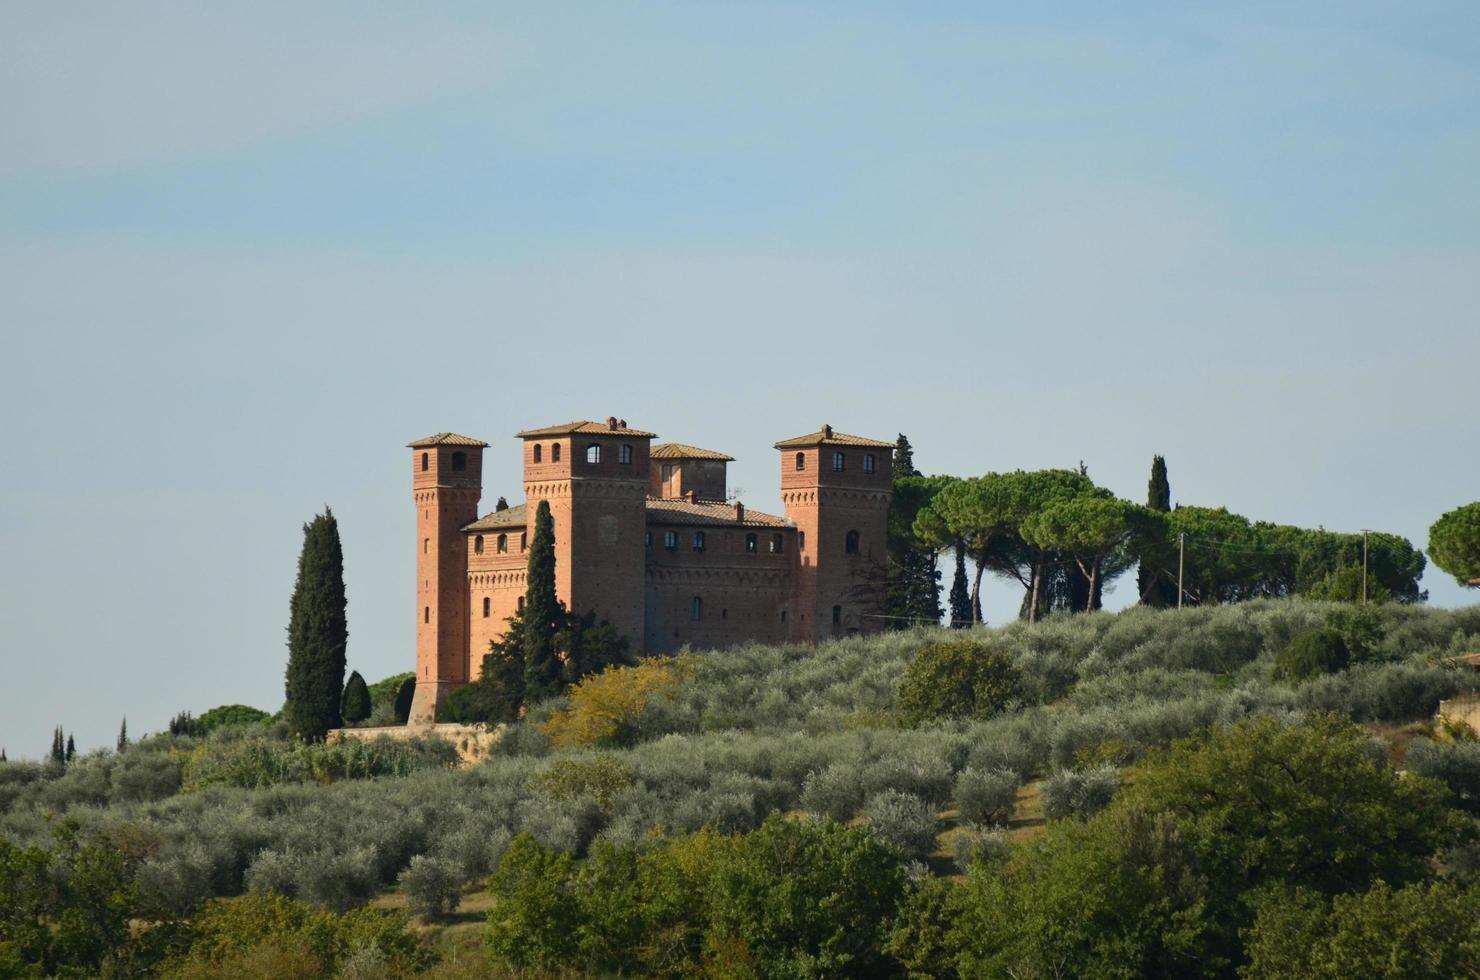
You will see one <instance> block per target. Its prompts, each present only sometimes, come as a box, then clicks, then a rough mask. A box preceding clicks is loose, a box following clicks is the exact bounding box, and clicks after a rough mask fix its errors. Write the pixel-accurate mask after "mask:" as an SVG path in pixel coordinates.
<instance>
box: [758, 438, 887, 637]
mask: <svg viewBox="0 0 1480 980" xmlns="http://www.w3.org/2000/svg"><path fill="white" fill-rule="evenodd" d="M776 448H777V449H779V450H780V451H781V499H782V501H783V502H784V503H785V505H786V516H787V517H788V518H790V519H791V520H792V521H793V522H795V524H796V526H797V563H798V564H797V568H796V577H795V579H794V582H795V586H794V589H795V595H794V599H793V602H794V604H795V608H796V609H797V615H796V617H795V619H794V620H793V624H792V628H791V634H792V637H791V638H792V639H793V640H797V641H801V642H810V643H816V642H818V641H821V640H825V639H829V638H831V637H836V636H847V635H850V634H853V633H873V632H877V631H878V630H880V629H882V628H883V627H884V620H883V619H882V618H881V617H882V614H883V612H884V589H885V584H886V577H887V572H886V566H885V546H886V543H887V536H888V533H889V501H890V499H891V498H892V496H893V488H894V475H893V469H894V455H893V451H894V444H893V443H892V442H880V441H879V440H877V439H865V438H863V437H861V436H850V435H847V434H846V433H842V432H837V431H835V430H834V429H833V427H832V426H830V425H824V426H823V427H822V428H821V429H819V430H818V431H816V432H813V433H810V434H808V435H805V436H797V437H796V438H795V439H785V440H782V441H781V442H778V443H776Z"/></svg>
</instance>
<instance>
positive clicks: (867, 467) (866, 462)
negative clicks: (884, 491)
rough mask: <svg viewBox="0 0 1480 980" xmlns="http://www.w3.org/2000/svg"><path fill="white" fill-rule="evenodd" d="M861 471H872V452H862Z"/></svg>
mask: <svg viewBox="0 0 1480 980" xmlns="http://www.w3.org/2000/svg"><path fill="white" fill-rule="evenodd" d="M863 471H864V472H865V473H872V472H873V471H874V454H873V453H864V454H863Z"/></svg>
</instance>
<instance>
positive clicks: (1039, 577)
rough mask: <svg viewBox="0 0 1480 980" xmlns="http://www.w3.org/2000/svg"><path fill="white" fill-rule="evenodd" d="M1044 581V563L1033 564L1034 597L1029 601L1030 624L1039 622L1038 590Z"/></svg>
mask: <svg viewBox="0 0 1480 980" xmlns="http://www.w3.org/2000/svg"><path fill="white" fill-rule="evenodd" d="M1042 581H1043V563H1042V562H1036V561H1035V562H1034V563H1033V595H1032V598H1031V599H1029V600H1028V622H1029V623H1036V622H1038V589H1039V583H1041V582H1042Z"/></svg>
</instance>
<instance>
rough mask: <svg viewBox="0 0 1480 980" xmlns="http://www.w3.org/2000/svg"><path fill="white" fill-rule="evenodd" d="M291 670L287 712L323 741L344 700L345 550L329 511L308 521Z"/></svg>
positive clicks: (307, 735) (304, 734) (301, 729)
mask: <svg viewBox="0 0 1480 980" xmlns="http://www.w3.org/2000/svg"><path fill="white" fill-rule="evenodd" d="M288 610H289V613H288V670H287V683H286V694H287V703H286V704H284V705H283V715H284V717H285V718H286V719H287V721H288V725H289V726H290V728H291V729H292V730H293V732H294V733H295V734H297V735H298V737H299V738H301V739H303V740H304V741H306V742H316V741H319V740H321V739H323V737H324V735H325V734H326V733H327V732H328V731H329V729H331V728H335V727H338V725H339V724H340V715H339V698H340V694H341V692H342V691H343V689H344V657H345V647H346V646H347V645H348V642H349V627H348V625H347V623H346V621H345V597H344V552H343V550H342V549H341V548H340V545H339V524H338V522H337V521H335V520H334V512H333V511H331V510H330V509H329V508H327V507H325V508H324V512H323V513H322V514H320V515H318V516H316V517H314V519H313V521H312V522H311V523H308V524H305V525H303V551H302V552H301V553H300V554H299V556H298V581H297V582H296V583H295V584H294V586H293V598H292V600H291V601H290V602H289V604H288Z"/></svg>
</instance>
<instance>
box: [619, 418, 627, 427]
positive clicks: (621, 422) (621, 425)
mask: <svg viewBox="0 0 1480 980" xmlns="http://www.w3.org/2000/svg"><path fill="white" fill-rule="evenodd" d="M617 428H619V429H625V428H627V420H626V419H617Z"/></svg>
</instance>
